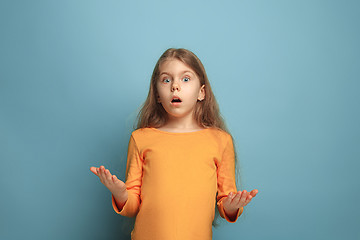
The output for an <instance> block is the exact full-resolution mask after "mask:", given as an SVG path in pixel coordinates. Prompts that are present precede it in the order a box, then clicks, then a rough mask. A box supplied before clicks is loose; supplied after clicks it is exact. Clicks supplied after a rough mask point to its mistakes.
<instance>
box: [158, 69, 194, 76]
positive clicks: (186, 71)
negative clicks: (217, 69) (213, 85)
mask: <svg viewBox="0 0 360 240" xmlns="http://www.w3.org/2000/svg"><path fill="white" fill-rule="evenodd" d="M184 73H190V74H192V75H194V73H193V72H191V71H188V70H185V71H182V72H181V73H180V75H182V74H184ZM164 74H166V75H170V76H171V74H170V73H168V72H162V73H160V75H159V76H161V75H164Z"/></svg>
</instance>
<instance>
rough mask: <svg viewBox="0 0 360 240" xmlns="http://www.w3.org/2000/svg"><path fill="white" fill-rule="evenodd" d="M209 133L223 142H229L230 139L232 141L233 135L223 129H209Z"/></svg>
mask: <svg viewBox="0 0 360 240" xmlns="http://www.w3.org/2000/svg"><path fill="white" fill-rule="evenodd" d="M209 132H210V133H211V134H213V135H215V136H216V137H218V138H220V139H221V140H226V141H228V140H229V139H232V136H231V134H230V133H228V132H226V131H225V130H222V129H218V128H209Z"/></svg>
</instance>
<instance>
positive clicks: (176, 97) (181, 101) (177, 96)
mask: <svg viewBox="0 0 360 240" xmlns="http://www.w3.org/2000/svg"><path fill="white" fill-rule="evenodd" d="M174 98H178V99H180V101H181V102H182V100H181V98H180V97H179V96H176V95H174V96H173V97H172V98H171V101H172V100H173V99H174ZM171 101H170V102H171Z"/></svg>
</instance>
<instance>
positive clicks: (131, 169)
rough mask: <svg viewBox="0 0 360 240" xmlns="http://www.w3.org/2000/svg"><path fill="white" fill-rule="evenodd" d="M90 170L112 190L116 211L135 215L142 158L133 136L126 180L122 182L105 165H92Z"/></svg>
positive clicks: (125, 214)
mask: <svg viewBox="0 0 360 240" xmlns="http://www.w3.org/2000/svg"><path fill="white" fill-rule="evenodd" d="M90 170H91V171H92V172H93V173H94V174H96V175H97V176H99V178H100V180H101V182H102V183H103V184H104V185H105V186H106V187H107V188H108V189H109V190H110V191H111V193H112V195H111V198H112V206H113V209H114V211H115V212H116V213H118V214H120V215H123V216H127V217H133V216H136V214H137V213H138V211H139V206H140V188H141V181H142V180H141V179H142V160H141V159H140V156H139V153H138V148H137V146H136V143H135V140H134V139H133V136H131V137H130V141H129V146H128V157H127V166H126V182H125V183H124V182H122V181H121V180H119V179H118V178H117V177H116V176H115V175H111V173H110V172H109V170H107V169H105V168H104V167H103V166H101V167H100V168H95V167H91V168H90Z"/></svg>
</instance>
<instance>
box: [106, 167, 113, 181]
mask: <svg viewBox="0 0 360 240" xmlns="http://www.w3.org/2000/svg"><path fill="white" fill-rule="evenodd" d="M105 177H106V180H107V181H109V182H112V180H111V173H110V171H109V170H107V169H106V170H105Z"/></svg>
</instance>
